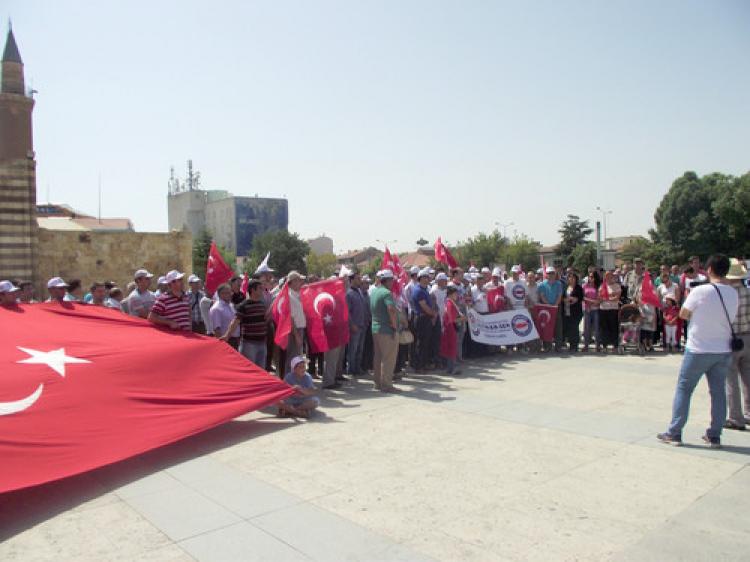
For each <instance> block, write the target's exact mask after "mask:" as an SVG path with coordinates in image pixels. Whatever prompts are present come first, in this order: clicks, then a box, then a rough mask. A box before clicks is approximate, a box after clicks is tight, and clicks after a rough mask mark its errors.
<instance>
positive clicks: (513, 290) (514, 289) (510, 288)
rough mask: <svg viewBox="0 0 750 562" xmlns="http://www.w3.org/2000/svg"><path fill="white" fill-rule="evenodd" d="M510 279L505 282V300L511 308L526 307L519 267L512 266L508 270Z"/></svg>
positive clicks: (524, 291) (524, 286)
mask: <svg viewBox="0 0 750 562" xmlns="http://www.w3.org/2000/svg"><path fill="white" fill-rule="evenodd" d="M510 274H511V275H512V276H513V277H512V279H508V280H507V281H506V282H505V299H506V301H507V302H508V303H509V304H510V307H511V308H525V307H526V282H525V281H522V280H521V278H520V276H521V266H520V265H514V266H513V267H511V268H510Z"/></svg>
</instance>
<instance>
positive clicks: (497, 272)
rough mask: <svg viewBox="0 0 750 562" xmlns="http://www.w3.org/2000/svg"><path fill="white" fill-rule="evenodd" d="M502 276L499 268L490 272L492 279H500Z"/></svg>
mask: <svg viewBox="0 0 750 562" xmlns="http://www.w3.org/2000/svg"><path fill="white" fill-rule="evenodd" d="M502 274H503V272H502V271H500V268H499V267H496V268H495V269H493V270H492V276H493V277H500V276H501V275H502Z"/></svg>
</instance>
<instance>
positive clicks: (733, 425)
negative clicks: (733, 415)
mask: <svg viewBox="0 0 750 562" xmlns="http://www.w3.org/2000/svg"><path fill="white" fill-rule="evenodd" d="M724 429H736V430H737V431H745V430H746V429H747V427H746V426H745V425H744V424H742V425H740V424H738V423H734V422H733V421H730V420H727V421H725V422H724Z"/></svg>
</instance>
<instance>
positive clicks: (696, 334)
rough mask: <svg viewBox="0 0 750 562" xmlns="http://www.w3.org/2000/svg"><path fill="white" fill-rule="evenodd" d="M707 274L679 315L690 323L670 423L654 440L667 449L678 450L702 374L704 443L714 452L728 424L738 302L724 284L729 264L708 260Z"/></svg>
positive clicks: (725, 260) (726, 260) (719, 258)
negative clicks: (706, 417) (707, 422)
mask: <svg viewBox="0 0 750 562" xmlns="http://www.w3.org/2000/svg"><path fill="white" fill-rule="evenodd" d="M706 269H707V270H708V278H709V281H710V284H708V285H700V286H698V287H695V288H693V290H692V291H690V294H689V295H688V297H687V298H686V299H685V302H684V304H683V305H682V309H681V310H680V318H682V319H683V320H689V321H690V332H689V333H688V339H687V344H686V345H685V355H684V357H683V359H682V366H681V367H680V375H679V378H678V379H677V389H676V390H675V396H674V402H673V405H672V421H671V423H670V424H669V429H667V431H666V432H665V433H659V434H658V435H657V438H658V439H659V440H660V441H663V442H664V443H668V444H671V445H677V446H679V445H682V428H683V427H685V424H686V423H687V419H688V413H689V410H690V397H691V396H692V394H693V391H694V390H695V387H696V385H697V384H698V381H699V380H700V378H701V376H703V374H704V373H705V375H706V379H707V380H708V388H709V391H710V394H711V426H710V427H709V428H708V429H707V430H706V434H705V435H704V436H703V441H704V442H705V443H706V444H708V445H709V446H710V447H711V448H712V449H716V448H719V447H721V430H722V427H723V426H724V422H725V421H726V418H727V395H726V387H725V381H726V378H727V374H728V372H729V367H730V365H731V362H732V347H731V339H732V330H731V324H732V322H733V321H734V318H735V316H736V315H737V308H738V305H739V298H738V296H737V291H735V290H734V288H733V287H732V286H731V285H729V283H728V281H727V279H726V275H727V272H728V271H729V258H727V257H726V256H724V255H716V256H711V257H710V258H709V259H708V262H707V263H706Z"/></svg>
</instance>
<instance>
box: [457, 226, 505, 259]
mask: <svg viewBox="0 0 750 562" xmlns="http://www.w3.org/2000/svg"><path fill="white" fill-rule="evenodd" d="M507 246H508V243H507V241H506V240H505V238H503V236H502V235H501V234H500V232H499V231H498V230H497V229H495V230H493V231H492V232H491V233H490V234H485V233H484V232H480V233H479V234H477V235H476V236H474V237H473V238H469V239H468V240H466V241H465V242H463V243H461V244H459V246H458V247H457V248H455V249H454V250H451V253H452V254H453V257H455V258H456V260H457V261H458V263H460V264H463V265H466V266H468V265H469V263H470V262H473V263H475V264H477V266H479V267H482V266H483V265H487V266H492V265H494V264H498V263H501V262H502V261H503V260H504V259H506V258H507V252H506V249H507Z"/></svg>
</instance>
